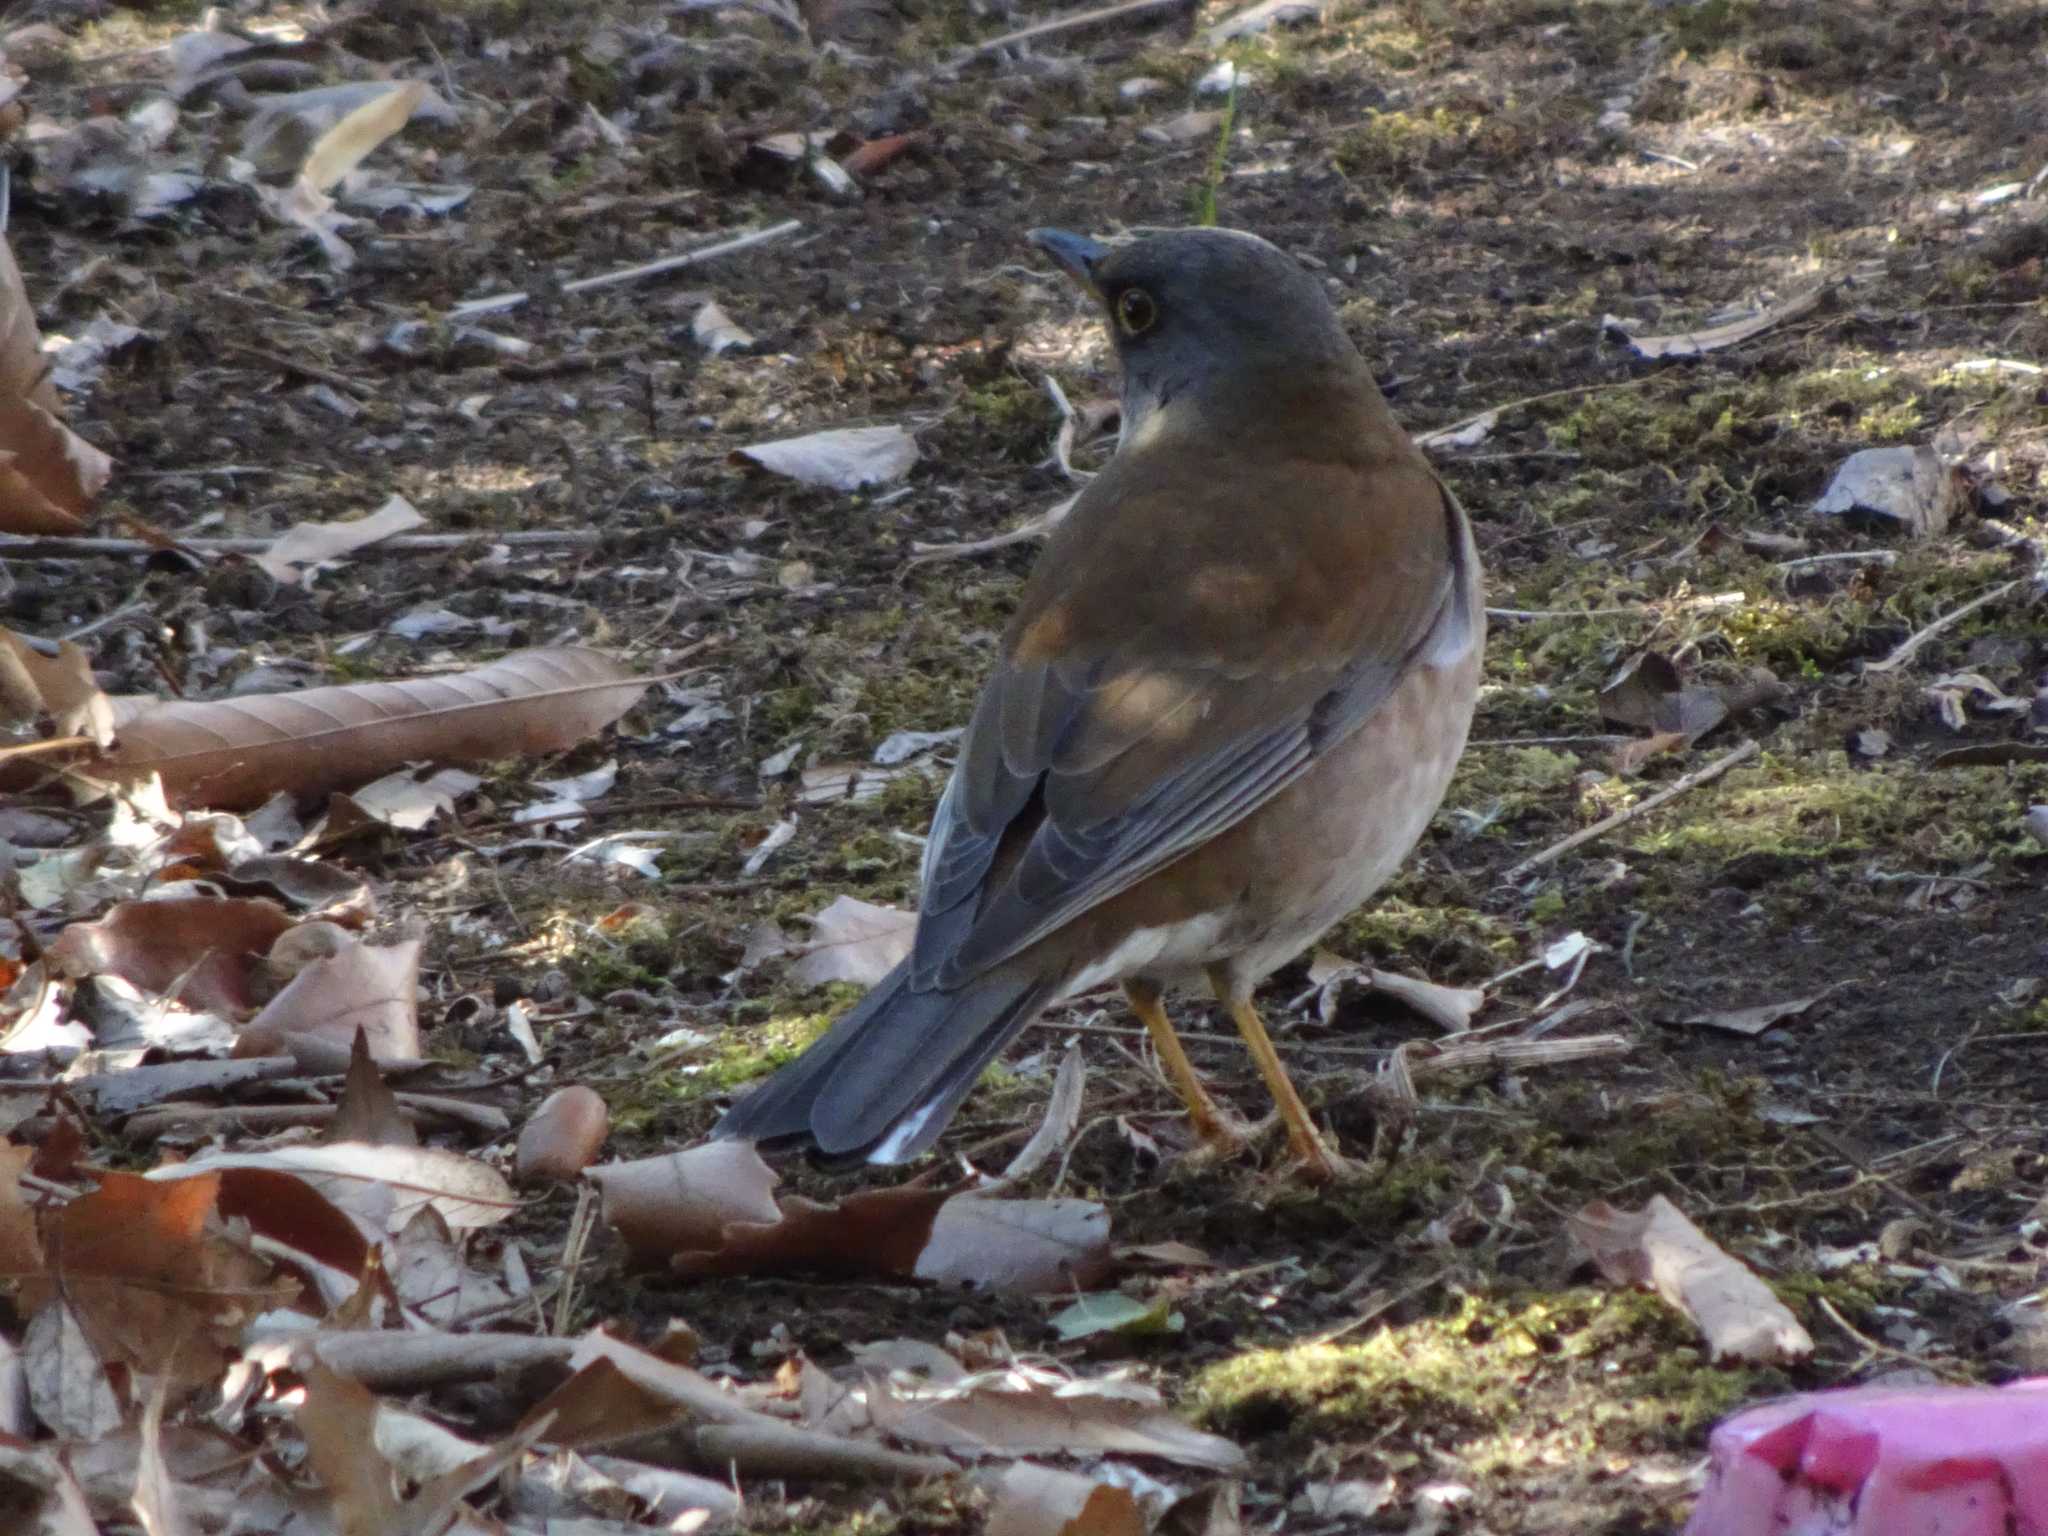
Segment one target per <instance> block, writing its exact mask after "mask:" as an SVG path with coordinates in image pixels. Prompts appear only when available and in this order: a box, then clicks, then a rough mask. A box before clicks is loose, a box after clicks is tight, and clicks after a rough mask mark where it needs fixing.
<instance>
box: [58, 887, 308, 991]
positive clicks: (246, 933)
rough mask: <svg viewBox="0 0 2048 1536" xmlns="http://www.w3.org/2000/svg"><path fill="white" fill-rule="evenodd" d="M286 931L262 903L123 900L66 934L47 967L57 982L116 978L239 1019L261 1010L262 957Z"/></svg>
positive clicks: (287, 924)
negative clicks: (58, 978)
mask: <svg viewBox="0 0 2048 1536" xmlns="http://www.w3.org/2000/svg"><path fill="white" fill-rule="evenodd" d="M291 927H292V920H291V918H290V917H288V916H286V915H285V913H284V912H283V911H282V910H281V909H280V908H279V907H277V906H276V905H275V904H273V903H271V902H268V901H238V900H221V899H219V898H215V897H208V896H193V897H184V898H174V899H169V900H164V901H123V902H117V903H116V904H115V905H114V906H113V907H112V908H110V909H109V910H108V912H107V915H106V916H105V917H102V918H100V919H99V920H98V921H97V922H91V923H73V924H71V925H70V926H69V927H67V928H66V929H65V930H64V931H63V932H62V933H61V934H59V935H58V936H57V942H56V943H54V944H52V945H51V946H50V952H49V961H50V966H51V969H52V970H53V971H55V972H56V974H58V975H60V976H72V977H86V976H103V975H104V976H119V977H120V978H121V979H122V980H124V981H127V982H129V983H131V984H133V985H134V986H136V987H139V988H141V989H142V990H143V991H144V992H151V993H156V994H158V995H160V996H162V995H169V996H172V997H175V999H176V1000H177V1001H178V1002H179V1003H182V1004H183V1005H184V1006H185V1007H187V1008H191V1009H195V1010H197V1011H200V1012H205V1013H218V1014H220V1015H222V1016H224V1017H227V1018H233V1019H246V1018H248V1017H250V1015H252V1014H253V1013H255V1011H256V1010H257V1009H258V1008H260V1007H261V1006H262V1005H263V999H264V996H265V989H264V987H263V982H262V977H263V974H264V972H263V965H262V959H263V956H264V955H266V954H267V953H268V952H269V950H270V947H271V946H272V945H273V944H275V943H276V942H277V940H278V939H279V938H280V937H281V936H282V935H284V934H285V933H286V932H287V931H289V930H290V928H291Z"/></svg>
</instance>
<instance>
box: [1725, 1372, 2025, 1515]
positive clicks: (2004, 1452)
mask: <svg viewBox="0 0 2048 1536" xmlns="http://www.w3.org/2000/svg"><path fill="white" fill-rule="evenodd" d="M1711 1450H1712V1453H1713V1467H1712V1469H1711V1470H1710V1471H1709V1473H1708V1481H1707V1490H1706V1492H1705V1493H1703V1494H1702V1495H1701V1496H1700V1502H1699V1505H1698V1507H1697V1508H1695V1509H1694V1510H1693V1515H1692V1519H1691V1520H1689V1521H1687V1522H1686V1527H1685V1536H2048V1377H2036V1378H2032V1379H2030V1380H2027V1381H2016V1382H2013V1383H2012V1384H2011V1385H2010V1386H2004V1387H1855V1388H1850V1389H1848V1390H1845V1391H1840V1392H1814V1393H1809V1394H1807V1395H1806V1396H1803V1397H1788V1398H1785V1399H1783V1400H1782V1401H1779V1402H1775V1403H1766V1404H1764V1405H1763V1406H1762V1407H1760V1408H1752V1409H1750V1410H1749V1411H1748V1412H1747V1413H1741V1414H1737V1415H1736V1416H1735V1417H1734V1418H1732V1419H1729V1420H1727V1421H1725V1422H1724V1423H1722V1424H1721V1425H1720V1426H1719V1427H1718V1428H1716V1429H1715V1431H1714V1434H1713V1439H1712V1441H1711Z"/></svg>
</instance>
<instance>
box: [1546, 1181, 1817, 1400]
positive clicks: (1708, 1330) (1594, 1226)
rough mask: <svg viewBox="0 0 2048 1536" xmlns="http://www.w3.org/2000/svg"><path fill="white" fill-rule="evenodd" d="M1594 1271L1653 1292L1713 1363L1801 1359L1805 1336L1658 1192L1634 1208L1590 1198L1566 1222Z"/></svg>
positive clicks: (1808, 1343) (1809, 1345)
mask: <svg viewBox="0 0 2048 1536" xmlns="http://www.w3.org/2000/svg"><path fill="white" fill-rule="evenodd" d="M1570 1227H1571V1232H1572V1235H1573V1236H1574V1237H1576V1238H1577V1239H1578V1240H1579V1242H1580V1243H1582V1244H1583V1245H1584V1246H1585V1249H1586V1251H1587V1252H1588V1253H1589V1254H1591V1255H1592V1258H1593V1262H1594V1263H1595V1264H1596V1265H1598V1266H1599V1269H1600V1272H1601V1274H1603V1275H1605V1276H1606V1277H1607V1278H1608V1279H1609V1280H1611V1281H1613V1282H1615V1283H1616V1284H1618V1285H1640V1286H1646V1287H1648V1288H1649V1289H1651V1290H1654V1291H1655V1292H1656V1293H1657V1294H1658V1295H1660V1296H1662V1297H1663V1298H1664V1299H1665V1300H1666V1301H1668V1302H1670V1303H1671V1305H1673V1306H1674V1307H1677V1308H1678V1309H1679V1310H1680V1311H1681V1312H1683V1313H1685V1314H1686V1316H1688V1317H1690V1318H1691V1319H1692V1320H1693V1321H1694V1322H1695V1323H1696V1324H1698V1325H1699V1330H1700V1332H1701V1334H1702V1335H1703V1336H1704V1337H1705V1338H1706V1341H1707V1346H1708V1348H1709V1349H1710V1350H1711V1351H1712V1353H1713V1358H1714V1359H1716V1360H1765V1361H1784V1360H1803V1359H1805V1358H1806V1357H1807V1356H1808V1355H1810V1354H1812V1353H1813V1339H1812V1338H1811V1337H1810V1336H1809V1335H1808V1334H1807V1331H1806V1330H1805V1329H1804V1328H1802V1327H1801V1326H1800V1324H1799V1319H1798V1318H1796V1317H1794V1316H1793V1315H1792V1314H1791V1312H1790V1311H1788V1310H1787V1309H1786V1307H1785V1304H1784V1303H1783V1302H1781V1301H1779V1300H1778V1298H1777V1297H1776V1296H1775V1295H1774V1294H1772V1291H1771V1288H1770V1287H1769V1286H1767V1285H1765V1284H1764V1283H1763V1281H1761V1280H1759V1279H1758V1278H1757V1277H1756V1276H1755V1275H1754V1274H1752V1273H1751V1272H1750V1271H1749V1270H1748V1269H1747V1268H1746V1267H1745V1266H1744V1265H1742V1264H1741V1263H1740V1262H1739V1261H1737V1260H1736V1259H1734V1258H1731V1257H1730V1256H1729V1255H1728V1254H1727V1253H1725V1252H1724V1251H1723V1250H1721V1249H1720V1248H1718V1247H1716V1246H1715V1245H1714V1242H1713V1240H1712V1239H1710V1238H1709V1237H1708V1236H1707V1235H1706V1234H1705V1233H1704V1232H1702V1231H1700V1229H1699V1228H1698V1227H1696V1226H1694V1225H1693V1224H1692V1223H1691V1222H1690V1221H1688V1220H1687V1219H1686V1216H1685V1213H1684V1212H1683V1211H1681V1210H1679V1208H1678V1207H1677V1206H1675V1205H1673V1204H1672V1203H1671V1202H1670V1201H1669V1200H1667V1199H1665V1198H1664V1197H1663V1196H1662V1195H1653V1196H1651V1197H1650V1203H1649V1204H1648V1205H1646V1206H1644V1207H1643V1208H1642V1209H1641V1210H1640V1211H1622V1210H1617V1209H1615V1208H1614V1207H1613V1206H1611V1205H1609V1204H1608V1203H1607V1202H1606V1201H1604V1200H1596V1201H1594V1202H1593V1203H1592V1204H1591V1205H1588V1206H1586V1207H1585V1208H1584V1209H1582V1210H1581V1211H1579V1212H1578V1214H1576V1215H1575V1216H1573V1217H1571V1219H1570Z"/></svg>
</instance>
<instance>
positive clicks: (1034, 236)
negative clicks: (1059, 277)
mask: <svg viewBox="0 0 2048 1536" xmlns="http://www.w3.org/2000/svg"><path fill="white" fill-rule="evenodd" d="M1030 240H1031V243H1032V244H1033V245H1035V246H1037V247H1038V248H1039V249H1040V250H1041V251H1043V252H1045V254H1046V255H1048V256H1050V257H1051V258H1052V259H1053V260H1054V261H1056V262H1058V263H1059V264H1060V266H1061V267H1062V268H1063V269H1064V270H1065V272H1066V274H1067V276H1069V277H1071V278H1072V279H1073V280H1074V281H1075V282H1077V283H1079V284H1080V285H1081V286H1082V287H1083V288H1086V289H1087V290H1088V291H1089V292H1090V293H1093V292H1095V291H1096V288H1095V269H1096V267H1097V266H1099V265H1100V264H1101V261H1102V258H1103V257H1105V256H1107V255H1108V254H1109V247H1108V246H1106V245H1104V244H1103V243H1102V242H1101V241H1100V240H1090V239H1089V238H1088V237H1087V236H1086V235H1075V234H1069V233H1068V232H1067V231H1066V230H1064V229H1034V230H1032V231H1031V234H1030Z"/></svg>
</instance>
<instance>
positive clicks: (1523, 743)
mask: <svg viewBox="0 0 2048 1536" xmlns="http://www.w3.org/2000/svg"><path fill="white" fill-rule="evenodd" d="M1633 740H1635V738H1634V737H1632V736H1480V737H1475V738H1474V739H1473V740H1471V741H1468V742H1466V743H1465V745H1466V746H1468V747H1611V746H1613V745H1614V744H1615V743H1616V742H1621V741H1633Z"/></svg>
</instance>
